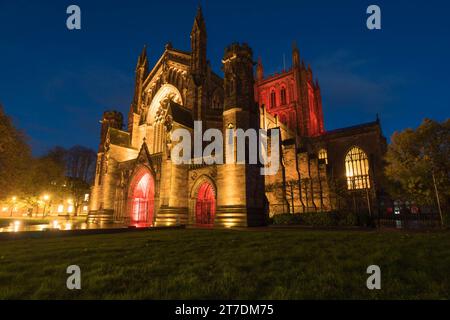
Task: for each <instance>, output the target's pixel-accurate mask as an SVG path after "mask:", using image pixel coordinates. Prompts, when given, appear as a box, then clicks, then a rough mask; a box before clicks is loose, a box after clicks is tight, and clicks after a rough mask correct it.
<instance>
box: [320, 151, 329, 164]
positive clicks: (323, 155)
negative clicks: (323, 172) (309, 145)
mask: <svg viewBox="0 0 450 320" xmlns="http://www.w3.org/2000/svg"><path fill="white" fill-rule="evenodd" d="M318 158H319V160H325V164H328V153H327V150H326V149H320V150H319V153H318Z"/></svg>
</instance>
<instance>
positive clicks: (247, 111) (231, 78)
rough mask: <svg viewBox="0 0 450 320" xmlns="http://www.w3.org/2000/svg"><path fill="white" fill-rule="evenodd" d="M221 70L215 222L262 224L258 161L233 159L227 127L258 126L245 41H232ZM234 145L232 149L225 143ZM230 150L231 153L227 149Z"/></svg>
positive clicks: (233, 139)
mask: <svg viewBox="0 0 450 320" xmlns="http://www.w3.org/2000/svg"><path fill="white" fill-rule="evenodd" d="M222 63H223V71H224V92H225V97H224V111H223V132H224V140H225V158H226V163H225V164H223V165H220V166H219V167H218V172H217V173H218V174H217V186H218V197H217V215H216V225H220V226H229V227H231V226H257V225H263V224H264V222H265V217H264V176H262V175H261V173H260V166H259V165H258V164H249V162H248V158H249V155H248V152H249V148H248V141H249V140H251V139H250V138H248V139H247V138H246V139H245V140H246V142H245V145H246V154H247V156H246V161H245V163H238V162H236V161H237V160H238V159H237V158H236V153H235V151H234V150H236V147H237V138H236V137H235V136H234V135H230V131H231V130H230V129H232V131H234V132H235V130H237V129H242V130H244V131H246V130H247V129H255V130H256V131H257V132H258V129H259V110H258V108H257V105H256V103H255V100H254V79H253V57H252V50H251V48H250V47H249V46H248V45H247V44H242V45H240V44H232V45H230V46H229V47H228V48H227V49H226V50H225V55H224V58H223V60H222ZM230 145H232V146H234V147H233V149H228V148H230V147H229V146H230ZM230 150H231V152H229V151H230Z"/></svg>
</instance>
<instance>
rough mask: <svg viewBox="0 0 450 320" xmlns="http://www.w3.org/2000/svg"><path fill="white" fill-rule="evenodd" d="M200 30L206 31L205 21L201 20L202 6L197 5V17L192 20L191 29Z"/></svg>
mask: <svg viewBox="0 0 450 320" xmlns="http://www.w3.org/2000/svg"><path fill="white" fill-rule="evenodd" d="M196 25H197V27H198V28H200V29H206V28H205V27H206V25H205V19H204V18H203V12H202V6H201V5H198V7H197V15H196V16H195V20H194V27H193V28H192V29H194V28H195V27H196Z"/></svg>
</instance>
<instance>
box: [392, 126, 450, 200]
mask: <svg viewBox="0 0 450 320" xmlns="http://www.w3.org/2000/svg"><path fill="white" fill-rule="evenodd" d="M449 159H450V119H447V120H446V121H444V122H442V123H439V122H436V121H433V120H430V119H425V120H424V121H423V123H422V124H421V125H420V126H419V127H418V128H417V129H416V130H413V129H406V130H404V131H403V132H395V133H394V134H393V135H392V138H391V144H390V145H389V147H388V152H387V154H386V161H387V166H386V170H385V171H386V176H387V178H388V180H390V182H391V188H390V193H391V194H392V195H393V196H395V197H398V198H400V199H402V198H403V199H405V198H406V199H409V200H414V201H415V202H417V203H418V204H421V205H435V204H436V192H435V185H436V189H437V190H438V194H439V198H440V200H441V202H442V205H443V206H448V205H449V204H450V161H449ZM433 176H434V178H435V179H434V180H435V182H436V183H434V181H433Z"/></svg>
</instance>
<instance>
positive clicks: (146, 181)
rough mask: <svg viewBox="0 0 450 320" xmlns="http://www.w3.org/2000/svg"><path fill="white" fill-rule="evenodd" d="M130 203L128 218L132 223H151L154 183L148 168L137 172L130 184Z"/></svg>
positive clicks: (143, 224)
mask: <svg viewBox="0 0 450 320" xmlns="http://www.w3.org/2000/svg"><path fill="white" fill-rule="evenodd" d="M131 187H132V190H131V197H130V199H129V201H130V204H131V210H130V220H131V224H133V225H137V226H139V225H142V226H145V225H152V224H153V211H154V198H155V183H154V181H153V177H152V175H151V174H150V172H149V171H148V170H142V172H141V173H139V174H137V175H136V177H135V178H134V181H133V183H132V184H131Z"/></svg>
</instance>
